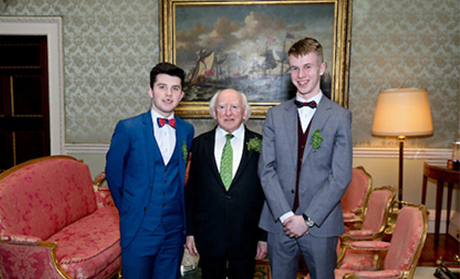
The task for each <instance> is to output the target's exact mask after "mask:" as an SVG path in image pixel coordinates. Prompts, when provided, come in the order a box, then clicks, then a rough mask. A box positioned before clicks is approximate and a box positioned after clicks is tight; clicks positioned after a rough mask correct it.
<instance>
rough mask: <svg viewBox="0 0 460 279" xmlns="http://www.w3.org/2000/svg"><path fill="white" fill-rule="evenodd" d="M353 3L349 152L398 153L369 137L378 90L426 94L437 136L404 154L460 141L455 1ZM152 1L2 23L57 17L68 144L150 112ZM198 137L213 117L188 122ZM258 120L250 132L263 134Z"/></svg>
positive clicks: (36, 10) (391, 143)
mask: <svg viewBox="0 0 460 279" xmlns="http://www.w3.org/2000/svg"><path fill="white" fill-rule="evenodd" d="M390 1H391V5H390V4H389V3H388V2H389V1H379V0H354V1H353V23H352V48H351V61H350V88H349V108H350V110H351V111H352V112H353V137H354V145H355V147H397V144H398V141H397V140H396V139H393V138H376V137H372V136H371V134H370V131H371V128H372V121H373V114H374V110H375V104H376V101H377V94H378V92H379V91H380V90H381V89H385V88H396V87H400V86H402V85H404V86H405V87H423V88H427V89H428V92H429V98H430V105H431V109H432V117H433V125H434V129H435V134H434V136H432V137H428V138H424V139H418V138H417V139H410V140H407V141H406V147H429V148H450V147H451V144H452V141H453V140H454V139H456V138H458V137H459V130H460V127H459V113H458V111H459V100H460V98H459V92H460V90H459V88H460V83H459V64H460V61H459V55H460V46H459V45H460V38H459V34H460V23H459V22H460V16H459V14H460V7H459V5H460V4H459V1H458V0H443V1H432V0H418V1H413V0H390ZM158 8H159V5H158V0H130V1H128V0H110V1H107V0H85V1H81V0H11V1H10V4H9V6H8V7H7V9H6V10H5V11H4V12H3V13H2V15H6V16H62V17H63V22H64V27H63V33H64V34H63V38H64V65H65V66H64V67H65V68H64V71H65V115H66V119H65V127H66V143H108V142H109V141H110V137H111V135H112V132H113V129H114V126H115V124H116V122H117V121H118V120H119V119H122V118H126V117H130V116H133V115H136V114H139V113H140V112H143V111H146V110H147V109H148V108H149V102H150V100H149V98H148V94H147V88H148V83H149V81H148V73H149V70H150V68H151V67H152V66H153V65H155V64H156V63H157V62H158V61H159V57H160V55H159V28H158V22H159V21H158V16H159V11H158V10H159V9H158ZM190 122H192V123H193V124H194V125H195V127H196V133H197V134H200V133H202V132H204V131H207V130H209V129H211V128H212V127H213V126H214V125H215V122H214V121H213V120H210V119H194V120H190ZM262 125H263V121H262V120H250V121H249V122H248V126H249V127H250V128H252V129H253V130H255V131H258V132H260V131H261V128H262Z"/></svg>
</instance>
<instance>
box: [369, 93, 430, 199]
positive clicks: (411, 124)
mask: <svg viewBox="0 0 460 279" xmlns="http://www.w3.org/2000/svg"><path fill="white" fill-rule="evenodd" d="M432 134H433V123H432V121H431V112H430V104H429V101H428V93H427V91H426V89H420V88H404V87H402V88H398V89H385V90H381V91H380V93H379V96H378V99H377V107H376V109H375V115H374V124H373V126H372V135H374V136H397V137H398V139H399V179H398V198H399V200H400V201H402V192H403V159H404V140H405V139H406V137H412V136H429V135H432Z"/></svg>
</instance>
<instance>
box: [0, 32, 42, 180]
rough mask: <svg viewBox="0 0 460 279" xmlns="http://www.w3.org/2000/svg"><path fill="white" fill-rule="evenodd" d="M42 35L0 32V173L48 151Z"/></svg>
mask: <svg viewBox="0 0 460 279" xmlns="http://www.w3.org/2000/svg"><path fill="white" fill-rule="evenodd" d="M47 51H48V50H47V37H46V36H3V35H2V36H0V100H1V105H0V173H1V172H3V171H5V170H7V169H9V168H11V167H13V166H15V165H17V164H20V163H22V162H25V161H27V160H30V159H34V158H38V157H42V156H47V155H49V154H50V132H49V104H48V103H49V102H48V57H47Z"/></svg>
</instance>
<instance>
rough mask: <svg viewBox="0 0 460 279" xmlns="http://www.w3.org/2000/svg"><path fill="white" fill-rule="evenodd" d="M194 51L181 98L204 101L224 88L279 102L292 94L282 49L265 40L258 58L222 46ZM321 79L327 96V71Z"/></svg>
mask: <svg viewBox="0 0 460 279" xmlns="http://www.w3.org/2000/svg"><path fill="white" fill-rule="evenodd" d="M196 55H197V59H196V61H195V63H194V67H192V69H191V70H190V72H189V73H188V74H187V76H186V80H185V88H184V91H185V92H186V94H185V96H184V101H206V100H209V99H210V98H211V97H212V95H213V94H214V93H215V92H216V91H217V90H221V89H225V88H234V89H236V90H238V91H241V92H244V93H245V94H246V95H247V96H248V99H249V101H253V102H279V101H285V100H288V99H289V98H292V97H293V96H294V95H295V91H296V90H295V88H294V87H293V86H292V84H291V81H290V79H291V78H290V71H289V63H288V57H287V53H286V51H284V50H283V51H276V50H273V49H272V48H270V47H269V45H268V44H267V45H266V46H265V50H264V51H263V52H262V53H261V54H260V56H259V57H261V59H260V60H259V61H246V60H245V59H244V58H242V57H241V56H239V55H238V54H236V53H225V52H223V51H222V50H207V49H200V50H198V51H197V52H196ZM322 83H323V84H322V85H323V86H322V89H323V87H324V89H323V92H324V93H325V94H326V95H328V96H330V84H331V78H330V74H325V75H324V76H323V79H322ZM326 83H328V84H326ZM327 91H328V92H327ZM328 93H329V94H328Z"/></svg>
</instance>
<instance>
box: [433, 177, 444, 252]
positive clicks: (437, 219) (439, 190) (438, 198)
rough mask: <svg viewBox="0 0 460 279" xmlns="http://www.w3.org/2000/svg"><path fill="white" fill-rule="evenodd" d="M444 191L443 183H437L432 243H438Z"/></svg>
mask: <svg viewBox="0 0 460 279" xmlns="http://www.w3.org/2000/svg"><path fill="white" fill-rule="evenodd" d="M443 190H444V182H442V181H438V187H437V189H436V217H435V220H434V222H435V224H434V243H436V244H438V242H439V228H440V224H441V206H442V192H443Z"/></svg>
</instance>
